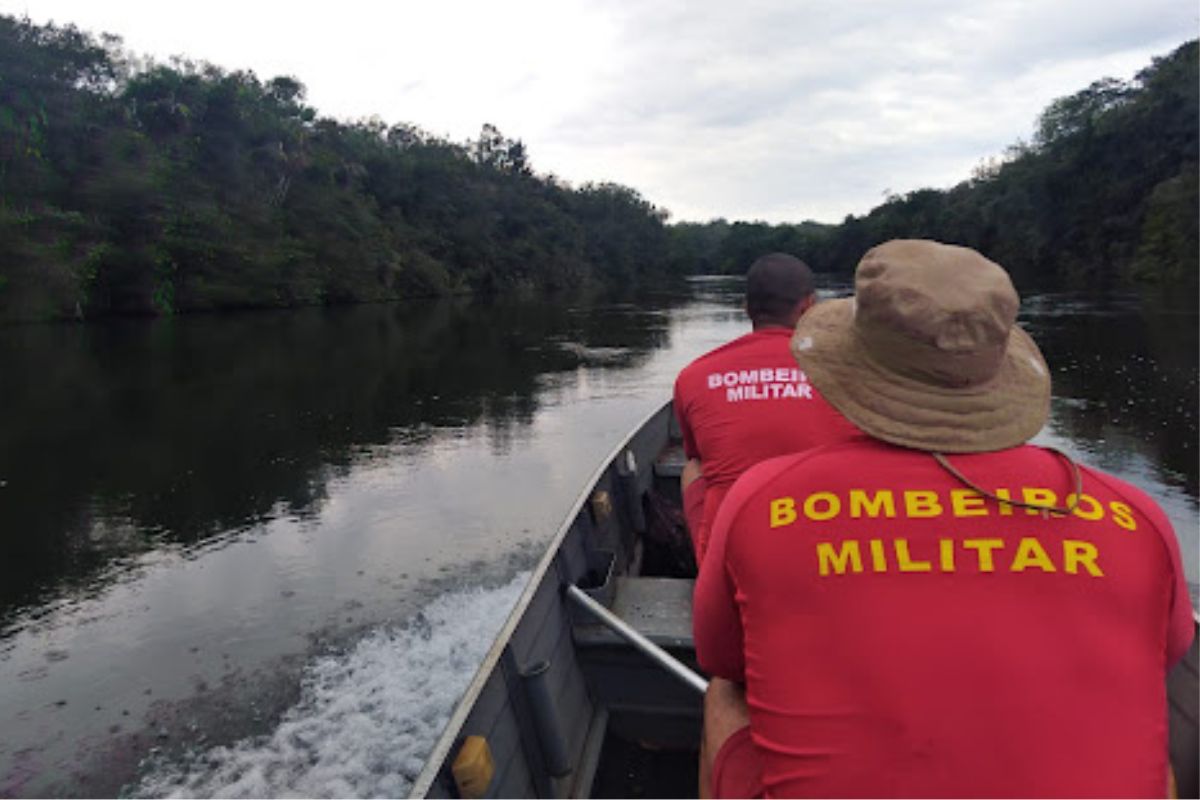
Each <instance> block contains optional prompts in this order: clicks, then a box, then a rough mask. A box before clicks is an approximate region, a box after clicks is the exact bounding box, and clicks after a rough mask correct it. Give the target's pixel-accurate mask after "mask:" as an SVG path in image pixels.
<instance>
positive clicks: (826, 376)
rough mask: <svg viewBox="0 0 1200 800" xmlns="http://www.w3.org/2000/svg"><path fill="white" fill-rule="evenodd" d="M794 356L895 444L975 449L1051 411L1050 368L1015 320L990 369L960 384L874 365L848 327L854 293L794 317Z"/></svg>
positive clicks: (1005, 439)
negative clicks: (980, 378)
mask: <svg viewBox="0 0 1200 800" xmlns="http://www.w3.org/2000/svg"><path fill="white" fill-rule="evenodd" d="M792 355H793V356H794V357H795V359H796V362H797V363H798V364H799V365H800V368H801V369H803V370H804V372H805V373H806V374H807V375H808V378H809V380H810V381H811V382H812V384H813V385H814V386H816V387H817V390H818V391H819V392H820V393H821V395H822V396H823V397H824V398H825V399H826V400H828V401H829V403H830V404H832V405H833V407H834V408H836V409H837V410H838V411H840V412H841V413H842V414H843V415H844V416H845V417H846V418H847V419H849V420H850V421H851V422H853V423H854V424H855V425H857V426H858V427H859V428H860V429H862V430H863V431H864V432H866V433H868V434H870V435H871V436H874V437H876V438H878V439H883V440H884V441H887V442H891V443H893V444H898V445H903V446H904V447H911V448H915V449H917V450H927V451H934V452H944V453H980V452H989V451H992V450H1003V449H1005V448H1009V447H1015V446H1017V445H1019V444H1023V443H1024V442H1026V441H1028V440H1029V439H1031V438H1032V437H1033V436H1034V435H1035V434H1036V433H1037V432H1038V431H1039V430H1041V428H1042V426H1043V425H1044V424H1045V423H1046V419H1047V418H1048V417H1049V414H1050V371H1049V369H1048V368H1047V366H1046V361H1045V359H1044V358H1043V357H1042V354H1041V351H1040V350H1038V346H1037V345H1036V344H1035V343H1034V341H1033V339H1031V338H1029V334H1027V333H1025V331H1023V330H1021V329H1020V328H1019V327H1017V326H1016V325H1014V326H1013V327H1012V329H1011V331H1010V332H1009V337H1008V347H1007V350H1006V352H1005V354H1004V359H1003V362H1002V365H1001V367H1000V369H999V370H998V371H997V373H996V375H995V376H993V377H992V378H991V379H990V380H988V381H986V382H984V383H980V384H977V385H974V386H969V387H965V388H954V387H947V386H941V385H936V384H931V383H926V382H923V381H919V380H915V379H913V378H911V377H908V376H906V375H902V374H899V373H897V372H894V371H892V370H891V369H888V367H887V365H885V364H879V363H877V362H876V361H875V360H874V359H873V358H872V357H871V356H870V354H869V353H867V352H866V351H865V350H864V349H863V348H862V346H861V345H860V344H859V342H858V339H857V337H856V336H855V333H854V298H844V299H841V300H827V301H825V302H823V303H818V304H817V305H815V306H813V307H812V308H810V309H809V310H808V311H807V312H806V313H805V314H804V316H803V317H801V318H800V322H799V324H798V325H797V326H796V331H795V333H794V334H793V336H792Z"/></svg>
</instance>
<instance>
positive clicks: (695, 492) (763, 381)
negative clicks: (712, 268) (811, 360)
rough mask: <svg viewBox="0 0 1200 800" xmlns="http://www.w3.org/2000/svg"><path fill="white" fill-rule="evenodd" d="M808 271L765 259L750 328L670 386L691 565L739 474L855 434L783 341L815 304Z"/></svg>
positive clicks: (756, 270) (757, 276)
mask: <svg viewBox="0 0 1200 800" xmlns="http://www.w3.org/2000/svg"><path fill="white" fill-rule="evenodd" d="M815 299H816V291H815V286H814V282H813V275H812V271H811V270H809V268H808V265H807V264H805V263H804V262H803V261H801V260H800V259H798V258H796V257H794V256H790V255H787V254H786V253H771V254H769V255H765V256H763V257H761V258H759V259H757V260H756V261H755V262H754V263H753V264H751V265H750V269H749V270H748V271H747V273H746V313H747V314H748V315H749V317H750V321H751V324H752V325H753V330H752V331H751V332H750V333H747V334H746V335H744V336H741V337H738V338H737V339H735V340H733V341H732V342H729V343H727V344H724V345H722V346H721V347H718V348H716V349H715V350H712V351H710V352H708V353H706V354H704V355H702V356H700V357H699V358H697V359H696V360H695V361H693V362H692V363H691V364H689V365H688V366H687V367H685V368H684V369H683V371H682V372H680V373H679V377H678V378H677V379H676V381H675V393H674V408H675V415H676V418H677V419H678V420H679V427H680V430H681V431H682V433H683V447H684V452H685V454H686V455H687V457H688V459H689V462H688V465H687V467H686V468H685V469H684V473H683V476H682V481H681V484H682V488H683V495H684V516H685V517H686V518H687V524H688V532H689V534H690V535H691V537H692V546H693V550H694V552H695V555H696V563H700V561H701V560H702V559H703V558H704V552H705V549H706V547H707V545H708V530H709V528H710V526H711V524H712V521H713V519H714V518H715V517H716V514H717V509H718V508H719V507H720V504H721V500H722V498H724V497H725V493H726V492H727V491H729V487H730V486H732V485H733V482H734V481H735V480H737V478H738V476H739V475H741V474H742V473H743V472H745V471H746V470H747V469H749V468H750V467H751V466H753V465H754V464H756V463H758V462H759V461H762V460H764V459H767V458H771V457H773V456H779V455H783V454H785V453H792V452H796V451H798V450H804V449H807V448H809V447H815V446H817V445H822V444H829V443H832V442H839V441H844V440H847V439H850V438H855V437H860V436H862V433H861V432H860V431H858V430H857V429H856V428H855V427H854V426H853V425H851V424H850V423H849V422H847V421H846V419H845V418H844V417H843V416H842V415H841V414H839V413H837V412H836V411H834V410H833V408H832V407H830V405H829V404H828V403H826V402H825V400H823V399H822V398H821V395H820V394H819V393H818V392H816V391H814V390H813V387H812V385H811V384H810V383H809V382H808V379H807V377H805V375H804V372H803V371H802V370H800V369H799V368H798V367H797V366H796V362H795V361H794V360H793V359H792V356H791V353H790V352H789V348H788V340H789V339H790V338H791V335H792V330H793V329H794V328H795V327H796V321H797V320H799V319H800V317H801V316H803V315H804V313H805V312H806V311H807V310H808V309H809V308H810V307H811V306H812V305H813V302H814V301H815Z"/></svg>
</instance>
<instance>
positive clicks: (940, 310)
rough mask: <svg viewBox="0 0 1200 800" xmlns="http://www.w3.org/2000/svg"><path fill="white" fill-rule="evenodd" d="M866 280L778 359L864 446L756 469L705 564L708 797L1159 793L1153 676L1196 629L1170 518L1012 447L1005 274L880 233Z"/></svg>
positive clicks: (1023, 368) (1021, 421) (1035, 452)
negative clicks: (791, 362) (884, 239)
mask: <svg viewBox="0 0 1200 800" xmlns="http://www.w3.org/2000/svg"><path fill="white" fill-rule="evenodd" d="M855 290H856V291H855V297H854V298H853V299H846V300H837V301H832V302H828V303H823V304H821V305H820V306H818V307H817V308H815V309H813V310H812V311H810V312H809V313H808V314H806V315H805V316H804V318H803V319H802V320H801V321H800V323H799V324H798V326H797V328H796V331H795V335H794V337H793V339H792V350H793V353H794V355H795V358H796V361H797V363H798V364H799V365H800V367H801V368H802V369H803V370H804V371H805V372H806V373H807V374H808V376H809V377H810V379H811V380H812V382H813V383H814V384H815V385H816V386H817V387H819V388H820V390H821V391H822V393H823V394H824V396H825V397H826V398H827V399H828V400H829V402H830V403H831V404H832V405H833V406H834V407H835V408H837V409H838V410H839V411H841V412H842V413H843V414H845V415H846V416H847V417H848V418H849V419H850V420H851V421H852V422H854V423H855V424H856V425H857V426H858V427H859V428H861V429H862V430H863V431H864V432H865V433H866V434H868V435H869V436H870V437H872V438H864V439H861V440H858V441H855V442H850V443H846V444H840V445H831V446H827V447H823V448H820V449H817V450H811V451H808V452H806V453H802V454H798V455H791V456H784V457H780V458H776V459H772V460H770V461H767V462H764V463H762V464H760V465H758V466H757V467H755V468H753V469H751V470H750V471H748V472H747V473H746V474H745V475H743V476H742V478H741V479H740V480H739V481H738V482H737V483H736V484H735V485H734V486H733V488H732V489H731V490H730V491H729V493H728V495H727V496H726V497H725V500H724V503H723V504H722V507H721V512H720V514H719V515H718V518H717V520H716V521H715V524H714V527H713V531H712V537H711V542H710V545H709V552H708V556H707V558H706V559H705V561H704V564H703V565H702V566H701V569H700V576H699V579H698V581H697V585H696V593H695V598H694V599H695V602H694V609H693V613H694V624H695V644H696V654H697V657H698V659H699V662H700V664H701V665H702V666H703V667H704V668H705V669H706V670H708V671H709V672H710V673H711V674H712V675H713V676H714V677H713V680H712V683H711V687H710V692H709V696H708V697H707V698H706V704H705V710H706V720H705V741H704V744H703V749H702V753H703V755H702V759H703V760H702V767H701V772H702V785H703V784H704V783H706V782H708V783H710V784H711V788H712V793H713V794H714V795H715V796H754V795H759V794H765V795H767V796H789V797H797V796H818V797H834V796H859V797H863V796H866V797H882V796H897V795H899V796H923V797H945V796H960V797H966V796H974V797H980V796H983V797H995V796H1003V797H1026V796H1039V797H1048V796H1076V797H1095V796H1126V797H1150V796H1158V797H1164V796H1166V793H1167V783H1168V758H1167V724H1166V720H1167V710H1166V704H1165V698H1166V688H1165V680H1166V675H1167V672H1168V670H1169V669H1170V667H1171V666H1172V665H1173V664H1174V663H1175V662H1176V661H1177V660H1178V659H1179V658H1180V657H1181V656H1182V655H1183V653H1184V652H1186V650H1187V648H1188V646H1189V644H1190V642H1191V638H1192V635H1193V628H1194V622H1193V616H1192V609H1191V602H1190V599H1189V597H1188V591H1187V584H1186V583H1185V579H1184V576H1183V571H1182V567H1181V564H1180V556H1179V545H1178V542H1177V540H1176V538H1175V535H1174V533H1173V531H1172V529H1171V524H1170V522H1169V521H1168V519H1167V517H1166V515H1165V514H1164V513H1163V512H1162V510H1161V509H1159V508H1158V506H1157V505H1156V504H1155V503H1154V502H1153V501H1152V500H1151V499H1150V498H1149V497H1147V496H1146V495H1145V494H1144V493H1143V492H1141V491H1139V490H1138V489H1136V488H1134V487H1133V486H1130V485H1129V484H1127V483H1125V482H1124V481H1121V480H1119V479H1117V478H1114V477H1112V476H1110V475H1107V474H1105V473H1103V472H1100V471H1099V470H1094V469H1091V468H1088V467H1085V466H1082V465H1080V464H1076V463H1074V462H1073V461H1072V460H1071V459H1070V458H1068V457H1067V456H1066V455H1064V454H1063V453H1060V452H1057V451H1054V450H1050V449H1047V448H1042V447H1035V446H1031V445H1028V444H1025V442H1026V441H1027V440H1028V439H1030V438H1031V437H1032V436H1033V435H1034V434H1036V433H1037V432H1038V431H1039V430H1040V429H1041V427H1042V425H1043V424H1044V422H1045V420H1046V418H1047V416H1048V413H1049V404H1050V372H1049V369H1048V368H1047V367H1046V362H1045V360H1044V359H1043V357H1042V354H1041V353H1040V351H1039V350H1038V347H1037V345H1036V344H1035V343H1034V342H1033V340H1032V339H1030V338H1029V336H1028V335H1026V334H1025V332H1024V331H1022V330H1021V329H1020V328H1019V327H1017V325H1016V324H1015V323H1016V316H1017V309H1018V305H1019V298H1018V296H1017V293H1016V291H1015V289H1014V288H1013V286H1012V283H1011V281H1010V280H1009V277H1008V275H1007V273H1005V271H1004V270H1003V269H1002V268H1000V267H999V266H998V265H996V264H994V263H993V262H991V261H989V260H987V259H986V258H984V257H983V256H982V255H980V254H979V253H977V252H975V251H974V250H969V249H967V248H963V247H953V246H949V245H944V244H939V243H936V242H928V241H911V240H909V241H892V242H888V243H886V244H883V245H880V246H879V247H876V248H874V249H873V250H871V251H869V252H868V253H867V254H866V255H865V256H864V258H863V259H862V261H861V262H860V264H859V265H858V270H857V273H856V277H855ZM709 770H711V771H709Z"/></svg>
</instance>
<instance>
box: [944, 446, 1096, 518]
mask: <svg viewBox="0 0 1200 800" xmlns="http://www.w3.org/2000/svg"><path fill="white" fill-rule="evenodd" d="M1045 449H1046V450H1049V451H1050V452H1052V453H1054V454H1055V455H1057V456H1059V457H1060V458H1062V459H1063V460H1064V461H1066V462H1067V465H1068V466H1069V467H1070V468H1071V477H1072V479H1073V480H1074V483H1075V493H1074V494H1072V495H1071V497H1070V498H1069V500H1068V502H1067V504H1066V505H1065V506H1055V505H1043V504H1041V503H1025V502H1022V501H1021V500H1010V499H1009V498H1006V497H1000V496H999V495H997V494H993V493H992V492H989V491H988V490H987V489H984V488H982V487H981V486H979V485H978V484H976V483H974V482H972V481H971V479H970V478H968V477H967V476H966V475H963V474H962V473H961V472H959V471H958V469H956V468H955V466H954V465H953V464H951V463H950V460H949V459H947V458H946V457H945V456H944V455H942V454H941V453H930V455H931V456H933V459H934V460H935V461H937V462H938V464H940V465H941V466H942V468H943V469H944V470H946V471H947V472H949V473H950V474H951V475H953V476H954V477H955V478H957V479H958V480H959V481H960V482H962V484H963V485H965V486H967V487H968V488H970V489H972V490H974V491H976V492H978V493H979V494H981V495H983V496H984V497H988V498H991V499H992V500H995V501H996V502H998V503H1005V504H1007V505H1010V506H1016V507H1018V508H1028V509H1031V510H1033V511H1040V512H1042V516H1047V515H1049V514H1060V515H1063V516H1066V515H1067V514H1070V513H1071V512H1072V511H1074V510H1075V509H1076V508H1077V507H1078V506H1079V496H1080V495H1081V494H1083V475H1082V474H1081V473H1080V472H1079V465H1078V464H1076V463H1075V462H1074V461H1072V460H1071V457H1070V456H1069V455H1067V454H1066V453H1064V452H1063V451H1062V450H1059V449H1057V448H1055V447H1047V448H1045Z"/></svg>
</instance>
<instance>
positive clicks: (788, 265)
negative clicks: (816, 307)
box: [746, 253, 816, 321]
mask: <svg viewBox="0 0 1200 800" xmlns="http://www.w3.org/2000/svg"><path fill="white" fill-rule="evenodd" d="M815 290H816V285H815V284H814V282H813V274H812V270H811V269H809V268H808V264H805V263H804V262H803V261H801V260H800V259H798V258H796V257H795V256H789V255H788V254H787V253H770V254H769V255H765V256H763V257H761V258H759V259H758V260H757V261H755V262H754V263H753V264H751V265H750V269H749V270H747V271H746V312H747V313H749V315H750V319H752V320H755V321H758V320H775V321H784V320H786V319H787V317H788V315H789V314H791V313H792V310H793V309H794V308H795V307H796V304H797V303H799V302H800V301H801V300H803V299H804V298H806V297H808V296H809V295H811V294H812V293H813V292H814V291H815Z"/></svg>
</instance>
